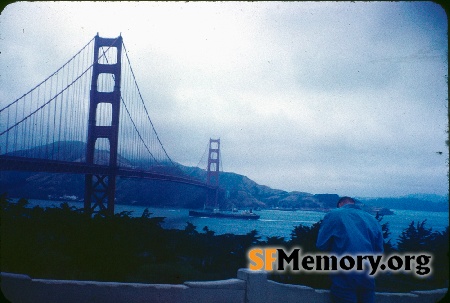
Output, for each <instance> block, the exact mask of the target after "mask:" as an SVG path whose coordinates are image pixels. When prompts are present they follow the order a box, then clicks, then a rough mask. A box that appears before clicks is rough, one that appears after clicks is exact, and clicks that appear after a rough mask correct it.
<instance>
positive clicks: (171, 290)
mask: <svg viewBox="0 0 450 303" xmlns="http://www.w3.org/2000/svg"><path fill="white" fill-rule="evenodd" d="M1 289H2V292H3V294H4V296H5V297H6V298H7V299H8V300H9V301H11V302H12V303H28V302H30V303H40V302H42V303H44V302H45V303H58V302H61V303H72V302H73V303H84V302H86V303H97V302H108V303H116V302H117V303H119V302H126V303H134V302H136V303H138V302H146V303H162V302H164V303H170V302H176V303H184V302H185V303H191V302H192V303H203V302H204V303H211V302H217V303H222V302H223V303H263V302H284V303H290V302H303V303H309V302H311V303H317V302H319V303H329V302H330V299H329V292H328V291H327V290H320V289H313V288H310V287H307V286H302V285H288V284H281V283H276V282H274V281H270V280H267V274H266V273H265V272H261V271H251V270H248V269H240V270H239V271H238V274H237V279H228V280H221V281H207V282H185V283H184V284H177V285H172V284H139V283H116V282H95V281H71V280H44V279H31V278H30V277H29V276H26V275H21V274H11V273H1ZM446 292H447V289H438V290H432V291H413V292H410V293H377V294H376V303H382V302H383V303H391V302H392V303H425V302H426V303H429V302H437V301H438V300H439V299H441V298H442V297H444V295H445V294H446Z"/></svg>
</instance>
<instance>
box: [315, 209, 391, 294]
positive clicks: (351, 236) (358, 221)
mask: <svg viewBox="0 0 450 303" xmlns="http://www.w3.org/2000/svg"><path fill="white" fill-rule="evenodd" d="M316 246H317V248H319V249H320V250H323V251H327V252H330V253H332V254H335V255H338V256H342V255H353V256H354V255H357V254H381V253H382V252H383V232H382V231H381V226H380V224H379V223H378V221H377V220H376V219H375V217H374V216H372V215H371V214H369V213H367V212H365V211H363V210H362V209H361V208H359V207H358V206H356V205H354V204H346V205H344V206H342V207H341V208H338V209H335V210H332V211H331V212H329V213H328V214H326V215H325V217H324V219H323V221H322V225H321V227H320V230H319V235H318V237H317V242H316ZM331 280H332V286H331V292H332V293H334V294H335V295H337V296H338V297H343V298H345V297H346V296H348V292H353V291H354V290H356V289H361V288H363V289H368V290H374V289H375V281H374V279H373V277H372V276H369V275H368V274H367V273H365V272H345V273H342V272H336V273H334V274H332V275H331Z"/></svg>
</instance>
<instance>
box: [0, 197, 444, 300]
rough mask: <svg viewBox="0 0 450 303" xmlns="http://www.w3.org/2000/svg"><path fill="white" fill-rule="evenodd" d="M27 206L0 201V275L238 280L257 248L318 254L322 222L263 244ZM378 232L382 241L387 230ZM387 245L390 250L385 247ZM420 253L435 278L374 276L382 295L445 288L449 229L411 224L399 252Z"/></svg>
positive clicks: (64, 208)
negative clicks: (426, 255)
mask: <svg viewBox="0 0 450 303" xmlns="http://www.w3.org/2000/svg"><path fill="white" fill-rule="evenodd" d="M27 203H28V202H27V201H26V200H25V199H21V200H19V201H18V202H17V203H11V202H10V201H9V200H8V199H7V197H6V196H5V195H3V196H2V197H1V198H0V204H1V222H0V224H1V235H2V237H1V270H2V271H5V272H15V273H24V274H28V275H30V276H31V277H38V278H52V279H73V280H97V281H120V282H142V283H182V282H184V281H189V280H190V281H192V280H217V279H228V278H235V277H236V272H237V270H238V269H239V268H245V267H247V266H248V264H247V262H248V261H247V252H248V251H249V250H250V249H251V248H253V247H255V246H259V247H264V246H267V247H269V246H272V247H273V246H276V247H285V248H287V249H289V248H293V247H300V248H301V251H302V254H303V255H304V254H307V253H315V252H316V248H315V241H316V238H317V234H318V231H319V228H320V223H321V222H317V223H316V224H313V225H312V226H310V227H306V226H302V225H299V226H297V227H295V228H294V229H293V231H292V233H291V236H292V239H291V240H288V241H287V240H285V239H284V238H281V237H269V238H268V239H267V240H266V241H262V240H261V238H260V236H258V232H257V231H256V230H253V231H252V232H250V233H248V234H246V235H234V234H224V235H216V234H215V233H214V231H211V230H209V228H208V227H206V226H205V227H204V228H203V229H202V231H201V232H199V231H197V228H196V227H195V226H194V225H193V224H192V223H189V222H187V224H186V227H185V229H184V230H168V229H163V228H162V227H161V223H162V222H163V220H164V218H159V217H152V216H151V213H150V212H149V211H148V209H146V210H145V211H144V212H143V213H142V215H141V216H140V217H132V216H131V213H130V212H122V213H119V214H116V215H114V216H110V217H108V216H106V215H104V214H102V213H97V214H96V215H94V216H93V217H89V216H86V215H85V214H84V213H83V211H82V210H81V209H77V208H75V207H69V206H68V204H66V203H62V204H61V205H60V206H59V207H50V208H45V209H43V208H41V207H34V208H30V207H28V205H27ZM383 231H384V233H385V235H386V237H385V239H387V236H388V235H389V228H388V226H387V225H384V226H383ZM419 244H420V245H419ZM415 245H419V246H415ZM385 247H388V248H389V249H391V250H392V251H394V248H393V247H392V245H390V243H389V242H388V243H385ZM417 247H419V248H420V249H419V250H420V251H428V252H431V253H432V254H433V257H434V264H435V266H434V271H433V275H432V276H431V277H430V278H427V279H426V280H424V279H419V278H416V277H415V276H414V275H403V276H402V275H397V274H396V275H379V276H378V277H379V280H380V283H379V285H381V290H386V291H409V290H416V289H431V288H441V287H446V285H445V283H446V281H448V261H446V260H447V252H448V228H447V230H446V231H445V232H443V233H436V232H432V231H431V229H426V228H425V222H422V223H420V224H417V225H414V223H412V224H411V225H410V226H409V227H408V228H407V229H405V231H404V232H403V234H402V236H401V239H400V242H399V248H398V249H399V250H401V251H403V250H404V249H407V250H409V249H413V250H412V252H415V251H417ZM445 262H447V263H445ZM271 279H273V280H276V281H279V282H283V283H297V284H303V285H308V286H311V287H315V288H328V287H329V281H328V277H327V275H325V274H315V273H306V274H305V273H300V274H298V273H288V272H286V273H283V274H274V275H271Z"/></svg>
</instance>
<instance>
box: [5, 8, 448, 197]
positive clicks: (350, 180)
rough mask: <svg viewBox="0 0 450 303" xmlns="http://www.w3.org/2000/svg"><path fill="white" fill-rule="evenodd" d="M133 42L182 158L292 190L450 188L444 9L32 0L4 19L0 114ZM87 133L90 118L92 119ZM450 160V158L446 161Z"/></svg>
mask: <svg viewBox="0 0 450 303" xmlns="http://www.w3.org/2000/svg"><path fill="white" fill-rule="evenodd" d="M97 32H98V33H99V34H100V36H102V37H117V36H118V35H120V34H121V35H122V37H123V39H124V44H125V46H126V48H127V50H128V54H129V57H130V60H131V63H132V66H133V70H134V72H135V75H136V78H137V81H138V84H139V86H140V89H141V93H142V95H143V98H144V100H145V102H146V103H147V107H148V108H149V111H150V115H151V118H152V120H153V123H154V125H155V128H156V130H157V132H158V134H159V137H160V139H161V141H162V142H163V144H164V146H165V148H166V150H167V151H168V153H169V155H170V156H171V158H172V159H173V160H175V161H177V162H180V163H182V164H184V165H196V164H197V163H198V161H199V160H200V158H201V156H202V154H203V152H204V150H205V147H206V145H207V143H208V141H209V138H220V139H221V152H222V153H221V155H222V163H223V170H224V171H230V172H235V173H238V174H242V175H245V176H248V177H249V178H250V179H252V180H254V181H256V182H257V183H259V184H262V185H267V186H270V187H272V188H277V189H283V190H287V191H294V190H295V191H305V192H310V193H336V194H339V195H341V196H342V195H351V196H359V197H375V196H381V197H385V196H401V195H406V194H412V193H433V194H441V195H445V194H447V192H448V177H447V172H448V147H447V146H446V144H445V140H446V138H447V133H446V129H447V123H448V118H447V112H448V101H447V96H448V90H447V88H448V87H447V70H448V60H447V58H448V40H447V16H446V13H445V11H444V10H443V9H442V8H441V7H440V6H439V5H437V4H434V3H432V2H359V3H350V2H288V3H285V2H260V3H259V2H256V3H255V2H242V3H239V2H228V3H220V2H205V3H192V2H188V3H184V2H172V3H170V2H159V3H158V2H156V3H155V2H148V3H145V2H143V3H139V2H114V3H105V2H97V3H88V2H41V3H39V2H29V3H25V2H24V3H14V4H11V5H9V6H7V7H6V8H5V9H4V10H3V11H2V13H1V17H0V51H1V54H0V70H1V77H0V105H1V106H2V107H3V106H4V105H6V104H9V103H10V102H12V101H13V100H14V99H16V98H17V97H19V96H21V95H23V94H24V93H25V92H27V91H28V90H29V89H31V88H32V87H34V86H35V85H36V84H37V83H39V82H40V81H42V80H43V79H45V78H46V77H47V76H49V75H50V74H51V73H53V72H54V71H55V70H56V69H57V68H59V67H60V66H61V65H62V64H63V63H65V62H66V61H67V60H68V59H69V58H70V57H72V55H74V54H75V52H77V51H78V50H79V49H80V48H81V47H82V46H84V45H85V44H86V43H87V42H88V41H89V40H91V39H92V38H93V37H94V36H95V35H96V34H97ZM86 123H87V122H86ZM439 152H442V154H439Z"/></svg>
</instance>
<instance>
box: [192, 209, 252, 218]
mask: <svg viewBox="0 0 450 303" xmlns="http://www.w3.org/2000/svg"><path fill="white" fill-rule="evenodd" d="M189 216H191V217H208V218H229V219H246V220H258V219H259V218H260V216H259V215H257V214H255V213H253V212H252V211H251V210H250V211H244V212H240V213H238V212H222V211H218V210H214V211H208V210H205V211H195V210H190V211H189Z"/></svg>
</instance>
